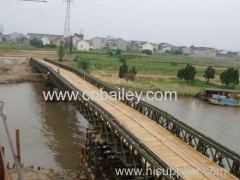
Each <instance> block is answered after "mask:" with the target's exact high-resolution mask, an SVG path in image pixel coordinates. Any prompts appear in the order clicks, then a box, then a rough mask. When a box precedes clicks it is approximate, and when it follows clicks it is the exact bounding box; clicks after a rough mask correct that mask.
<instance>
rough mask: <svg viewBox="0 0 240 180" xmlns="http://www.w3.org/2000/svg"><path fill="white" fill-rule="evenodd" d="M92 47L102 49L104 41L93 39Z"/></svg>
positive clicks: (97, 38) (91, 41)
mask: <svg viewBox="0 0 240 180" xmlns="http://www.w3.org/2000/svg"><path fill="white" fill-rule="evenodd" d="M90 45H91V48H92V49H102V47H103V45H102V39H101V38H99V37H95V38H92V39H91V40H90Z"/></svg>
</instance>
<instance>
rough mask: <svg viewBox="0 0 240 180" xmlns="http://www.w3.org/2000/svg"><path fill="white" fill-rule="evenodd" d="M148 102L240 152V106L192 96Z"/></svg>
mask: <svg viewBox="0 0 240 180" xmlns="http://www.w3.org/2000/svg"><path fill="white" fill-rule="evenodd" d="M148 102H149V103H151V104H153V105H155V106H157V107H159V108H160V109H163V110H165V111H167V112H168V113H170V114H172V115H173V116H175V117H176V118H178V119H179V120H181V121H182V122H184V123H186V124H188V125H190V126H191V127H193V128H195V129H197V130H198V131H200V132H202V133H204V134H205V135H207V136H208V137H211V138H212V139H214V140H215V141H217V142H219V143H221V144H223V145H225V146H226V147H228V148H230V149H231V150H233V151H235V152H237V153H239V154H240V107H227V106H217V105H211V104H208V103H207V102H204V101H202V100H199V99H197V98H190V97H187V98H186V97H185V98H184V97H179V98H178V100H177V101H169V100H168V101H148Z"/></svg>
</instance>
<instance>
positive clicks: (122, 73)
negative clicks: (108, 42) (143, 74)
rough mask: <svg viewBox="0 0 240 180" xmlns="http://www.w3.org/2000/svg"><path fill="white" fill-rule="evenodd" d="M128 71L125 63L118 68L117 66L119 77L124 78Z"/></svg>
mask: <svg viewBox="0 0 240 180" xmlns="http://www.w3.org/2000/svg"><path fill="white" fill-rule="evenodd" d="M127 73H128V66H127V63H126V62H125V63H123V64H122V65H121V66H120V68H119V75H118V76H119V77H120V78H124V76H125V74H127Z"/></svg>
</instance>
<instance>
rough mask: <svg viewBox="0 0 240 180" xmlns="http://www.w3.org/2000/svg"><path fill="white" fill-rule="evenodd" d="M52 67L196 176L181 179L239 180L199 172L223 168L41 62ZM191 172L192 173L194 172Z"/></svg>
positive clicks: (71, 76)
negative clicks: (97, 96) (98, 97)
mask: <svg viewBox="0 0 240 180" xmlns="http://www.w3.org/2000/svg"><path fill="white" fill-rule="evenodd" d="M38 61H40V62H41V63H44V64H46V65H48V66H50V67H52V68H53V69H54V70H55V71H56V72H57V71H58V69H59V71H60V75H61V76H62V77H63V78H65V79H66V80H67V81H68V82H70V83H71V84H72V85H73V86H75V87H76V88H77V89H79V90H80V91H82V92H85V94H86V95H88V96H89V97H93V98H92V100H93V101H95V102H96V103H98V104H99V105H100V106H101V107H103V108H104V109H106V110H107V111H108V112H110V113H111V114H112V115H113V116H114V117H115V118H116V119H117V120H118V121H119V122H120V123H121V124H122V125H124V127H125V128H127V129H128V130H129V131H130V132H132V133H133V134H134V135H135V136H136V137H137V138H139V139H140V140H141V141H142V142H143V143H144V144H145V145H146V146H147V147H148V148H149V149H151V150H152V151H153V152H154V153H155V154H156V155H157V156H159V158H160V159H162V160H163V161H164V162H165V163H167V164H168V165H169V167H171V168H173V169H185V170H190V171H191V170H194V172H193V173H188V172H186V171H185V173H182V174H181V176H182V177H183V178H184V179H187V180H205V179H206V180H207V179H211V180H219V179H221V180H228V179H235V180H237V179H238V178H237V177H235V176H233V175H231V174H230V173H228V172H227V173H219V174H218V173H215V174H206V173H203V171H198V170H197V169H203V170H208V169H209V168H212V169H218V170H219V168H221V167H220V166H218V165H217V164H216V163H214V162H213V161H211V160H210V159H208V158H207V157H205V156H204V155H202V154H201V153H200V152H198V151H196V150H195V149H194V148H192V147H191V146H189V145H187V144H186V143H184V142H183V141H181V140H180V139H179V138H177V137H176V136H174V135H173V134H171V133H170V132H169V131H167V130H166V129H164V128H163V127H162V126H161V125H159V124H157V123H156V122H154V121H153V120H151V119H150V118H148V117H146V116H144V115H143V114H141V113H139V112H138V111H136V110H134V109H133V108H131V107H129V106H127V105H125V104H124V103H122V102H120V101H118V100H109V99H101V100H99V99H97V98H94V97H96V93H98V94H99V92H100V90H99V89H98V88H97V87H95V86H94V85H92V84H90V83H89V82H87V81H86V80H84V79H82V78H81V77H79V76H78V75H76V74H74V73H73V72H70V71H68V70H65V69H63V68H60V67H58V66H56V65H53V64H51V63H48V62H46V61H44V60H38ZM191 172H192V171H191Z"/></svg>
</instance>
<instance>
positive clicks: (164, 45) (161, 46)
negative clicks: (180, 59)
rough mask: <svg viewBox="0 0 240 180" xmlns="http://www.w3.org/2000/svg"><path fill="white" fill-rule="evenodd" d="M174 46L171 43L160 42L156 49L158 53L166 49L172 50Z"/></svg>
mask: <svg viewBox="0 0 240 180" xmlns="http://www.w3.org/2000/svg"><path fill="white" fill-rule="evenodd" d="M175 48H176V47H175V46H174V45H172V44H169V43H160V44H159V45H158V50H159V52H160V53H165V52H167V51H172V50H174V49H175Z"/></svg>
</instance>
